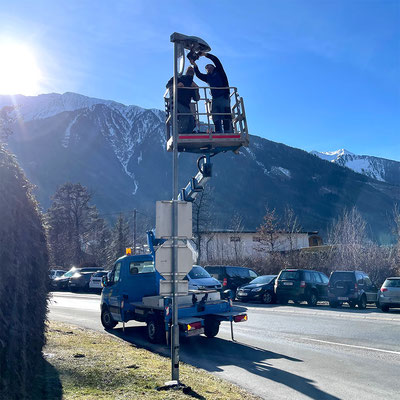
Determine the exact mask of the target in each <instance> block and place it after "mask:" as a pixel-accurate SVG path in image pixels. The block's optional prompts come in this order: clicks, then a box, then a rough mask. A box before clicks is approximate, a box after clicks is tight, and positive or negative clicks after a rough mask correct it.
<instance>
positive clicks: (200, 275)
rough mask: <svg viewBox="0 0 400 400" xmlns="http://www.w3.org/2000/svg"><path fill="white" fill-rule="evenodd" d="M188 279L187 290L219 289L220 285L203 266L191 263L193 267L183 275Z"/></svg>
mask: <svg viewBox="0 0 400 400" xmlns="http://www.w3.org/2000/svg"><path fill="white" fill-rule="evenodd" d="M184 279H186V280H188V281H189V290H221V289H222V285H221V283H220V282H219V281H217V280H216V279H215V278H213V277H212V276H211V275H210V274H209V273H208V272H207V271H206V270H205V269H204V268H203V267H200V266H199V265H193V268H192V269H191V270H190V272H189V273H188V274H187V275H186V276H185V278H184Z"/></svg>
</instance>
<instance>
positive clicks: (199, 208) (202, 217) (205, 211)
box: [192, 186, 213, 263]
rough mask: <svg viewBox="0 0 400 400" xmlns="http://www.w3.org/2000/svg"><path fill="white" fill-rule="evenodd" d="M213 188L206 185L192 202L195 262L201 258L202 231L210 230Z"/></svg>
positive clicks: (211, 224)
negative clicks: (195, 249)
mask: <svg viewBox="0 0 400 400" xmlns="http://www.w3.org/2000/svg"><path fill="white" fill-rule="evenodd" d="M212 200H213V189H212V188H211V186H206V187H205V188H204V189H203V190H202V191H201V192H200V193H199V194H198V195H197V197H196V199H195V201H194V202H193V218H192V220H193V236H194V242H195V245H196V248H197V263H199V262H200V260H201V258H202V251H203V237H204V232H210V231H211V228H212V226H213V223H212V209H213V202H212Z"/></svg>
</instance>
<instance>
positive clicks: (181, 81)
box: [166, 67, 200, 133]
mask: <svg viewBox="0 0 400 400" xmlns="http://www.w3.org/2000/svg"><path fill="white" fill-rule="evenodd" d="M193 77H194V70H193V67H188V68H187V70H186V74H185V75H182V76H181V77H179V78H178V85H177V86H178V91H177V96H178V114H179V113H191V109H190V103H191V101H192V99H193V100H194V101H198V100H199V98H200V94H199V89H197V88H198V86H197V85H196V83H195V82H193ZM173 84H174V78H171V79H170V80H169V81H168V83H167V85H166V87H167V89H169V90H170V98H171V99H172V87H173ZM182 87H192V88H193V89H179V88H182ZM195 126H196V123H195V119H194V116H193V114H191V115H179V116H178V132H179V133H192V132H193V130H194V128H195Z"/></svg>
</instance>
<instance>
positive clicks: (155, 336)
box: [146, 314, 165, 343]
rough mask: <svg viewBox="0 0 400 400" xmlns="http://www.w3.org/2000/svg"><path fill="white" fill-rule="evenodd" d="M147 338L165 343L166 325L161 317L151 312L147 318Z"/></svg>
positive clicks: (153, 341)
mask: <svg viewBox="0 0 400 400" xmlns="http://www.w3.org/2000/svg"><path fill="white" fill-rule="evenodd" d="M146 324H147V338H148V339H149V341H150V342H151V343H165V327H164V323H163V322H162V321H161V318H158V317H157V316H156V315H154V314H150V315H149V316H148V317H147V320H146Z"/></svg>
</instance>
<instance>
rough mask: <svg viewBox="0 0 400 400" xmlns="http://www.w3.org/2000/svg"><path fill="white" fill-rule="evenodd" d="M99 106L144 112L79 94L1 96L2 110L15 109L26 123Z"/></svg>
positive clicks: (140, 109)
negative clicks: (6, 107)
mask: <svg viewBox="0 0 400 400" xmlns="http://www.w3.org/2000/svg"><path fill="white" fill-rule="evenodd" d="M97 104H104V105H107V106H108V107H110V108H113V109H115V110H118V111H121V112H130V113H132V111H133V110H134V112H133V113H137V112H143V111H144V109H143V108H141V107H137V106H125V105H123V104H121V103H117V102H116V101H112V100H103V99H97V98H93V97H87V96H83V95H81V94H77V93H71V92H66V93H64V94H58V93H49V94H40V95H38V96H22V95H17V96H5V95H4V96H0V108H3V107H4V106H10V107H13V108H14V111H13V114H14V115H15V117H16V118H18V119H20V120H23V121H25V122H27V121H31V120H35V119H45V118H49V117H52V116H54V115H57V114H60V113H62V112H65V111H76V110H80V109H83V108H93V107H94V106H96V105H97Z"/></svg>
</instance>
